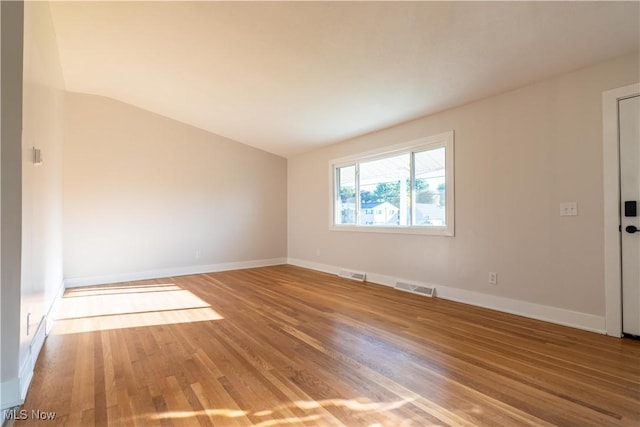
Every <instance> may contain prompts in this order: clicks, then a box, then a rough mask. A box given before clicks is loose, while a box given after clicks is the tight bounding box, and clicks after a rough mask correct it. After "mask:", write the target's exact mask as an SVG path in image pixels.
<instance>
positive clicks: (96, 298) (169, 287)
mask: <svg viewBox="0 0 640 427" xmlns="http://www.w3.org/2000/svg"><path fill="white" fill-rule="evenodd" d="M60 304H61V305H60V310H59V313H60V314H59V315H58V318H57V319H56V322H55V325H54V327H53V333H54V334H57V335H64V334H75V333H81V332H93V331H104V330H110V329H124V328H135V327H142V326H157V325H169V324H177V323H189V322H202V321H209V320H220V319H222V318H223V317H222V316H221V315H220V314H218V313H217V312H216V311H215V310H213V309H212V308H211V305H209V304H208V303H206V302H205V301H203V300H202V299H200V298H199V297H197V296H196V295H194V294H193V293H191V292H189V291H187V290H184V289H182V288H180V287H179V286H176V285H175V284H173V283H168V284H160V285H136V286H126V285H116V286H96V287H87V288H77V289H70V290H68V291H67V292H65V294H64V296H63V297H62V301H61V303H60Z"/></svg>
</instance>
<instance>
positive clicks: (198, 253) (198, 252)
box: [196, 251, 202, 259]
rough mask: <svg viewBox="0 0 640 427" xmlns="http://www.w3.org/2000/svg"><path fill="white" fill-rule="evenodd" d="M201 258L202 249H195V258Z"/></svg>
mask: <svg viewBox="0 0 640 427" xmlns="http://www.w3.org/2000/svg"><path fill="white" fill-rule="evenodd" d="M200 258H202V251H196V259H200Z"/></svg>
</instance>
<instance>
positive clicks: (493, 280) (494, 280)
mask: <svg viewBox="0 0 640 427" xmlns="http://www.w3.org/2000/svg"><path fill="white" fill-rule="evenodd" d="M489 284H490V285H497V284H498V273H495V272H493V271H492V272H490V273H489Z"/></svg>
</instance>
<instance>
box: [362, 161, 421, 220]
mask: <svg viewBox="0 0 640 427" xmlns="http://www.w3.org/2000/svg"><path fill="white" fill-rule="evenodd" d="M410 159H411V156H410V154H409V153H406V154H402V155H399V156H393V157H387V158H385V159H380V160H373V161H370V162H362V163H360V208H361V210H360V218H359V221H358V223H359V224H360V225H385V226H393V225H408V221H409V218H410V213H411V210H410V206H411V205H410V199H411V197H410V194H411V191H410V187H411V185H410V174H409V166H410Z"/></svg>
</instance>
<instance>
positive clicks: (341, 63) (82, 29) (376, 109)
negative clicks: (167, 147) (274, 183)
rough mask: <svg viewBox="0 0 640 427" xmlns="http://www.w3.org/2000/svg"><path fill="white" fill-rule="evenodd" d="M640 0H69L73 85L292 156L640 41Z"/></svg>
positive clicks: (61, 26) (68, 68)
mask: <svg viewBox="0 0 640 427" xmlns="http://www.w3.org/2000/svg"><path fill="white" fill-rule="evenodd" d="M639 5H640V3H638V2H635V1H634V2H54V3H52V5H51V10H52V16H53V20H54V25H55V30H56V33H57V37H58V47H59V52H60V60H61V65H62V70H63V75H64V79H65V84H66V89H67V90H70V91H75V92H82V93H89V94H94V95H101V96H106V97H110V98H113V99H116V100H119V101H122V102H125V103H128V104H132V105H135V106H137V107H140V108H143V109H146V110H149V111H152V112H154V113H158V114H161V115H164V116H167V117H170V118H172V119H175V120H179V121H181V122H184V123H187V124H190V125H193V126H196V127H198V128H202V129H205V130H207V131H210V132H212V133H216V134H219V135H223V136H225V137H228V138H231V139H234V140H237V141H239V142H242V143H245V144H249V145H252V146H255V147H258V148H260V149H263V150H266V151H270V152H273V153H276V154H279V155H282V156H285V157H290V156H294V155H296V154H297V153H300V152H304V151H308V150H310V149H314V148H317V147H319V146H322V145H326V144H331V143H335V142H338V141H341V140H344V139H347V138H350V137H354V136H357V135H361V134H364V133H368V132H372V131H375V130H378V129H381V128H385V127H388V126H392V125H395V124H398V123H401V122H405V121H408V120H411V119H414V118H417V117H420V116H424V115H427V114H431V113H434V112H437V111H441V110H444V109H447V108H450V107H453V106H456V105H460V104H463V103H467V102H470V101H473V100H476V99H479V98H482V97H486V96H489V95H492V94H495V93H499V92H502V91H505V90H509V89H513V88H516V87H519V86H522V85H525V84H527V83H530V82H534V81H537V80H541V79H544V78H546V77H549V76H552V75H554V74H558V73H562V72H566V71H570V70H573V69H578V68H581V67H584V66H587V65H590V64H593V63H596V62H599V61H602V60H606V59H609V58H613V57H616V56H620V55H624V54H627V53H631V52H634V51H635V52H638V50H639V40H640V30H639V28H640V24H639V21H640V9H639Z"/></svg>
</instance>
